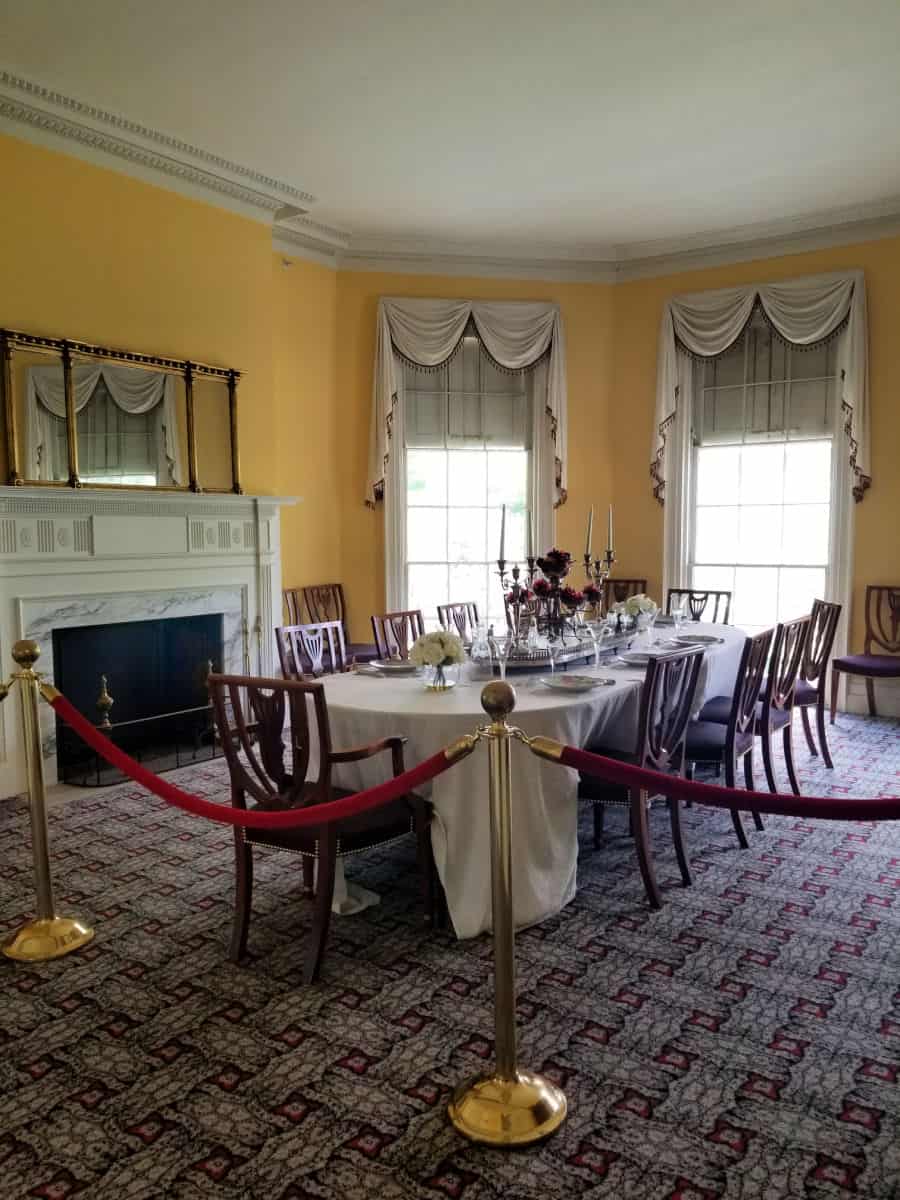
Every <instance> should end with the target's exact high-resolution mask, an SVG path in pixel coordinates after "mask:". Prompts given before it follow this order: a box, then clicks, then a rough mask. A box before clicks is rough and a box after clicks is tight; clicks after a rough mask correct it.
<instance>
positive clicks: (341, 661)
mask: <svg viewBox="0 0 900 1200" xmlns="http://www.w3.org/2000/svg"><path fill="white" fill-rule="evenodd" d="M275 641H276V644H277V646H278V657H279V659H280V660H281V673H282V675H283V676H284V677H285V679H301V678H302V677H303V676H304V675H316V676H317V675H326V674H327V675H330V674H334V673H336V672H340V671H346V670H347V647H346V644H345V642H344V627H343V625H342V624H341V623H340V621H323V622H322V623H321V624H320V625H280V626H279V627H278V628H277V629H276V630H275Z"/></svg>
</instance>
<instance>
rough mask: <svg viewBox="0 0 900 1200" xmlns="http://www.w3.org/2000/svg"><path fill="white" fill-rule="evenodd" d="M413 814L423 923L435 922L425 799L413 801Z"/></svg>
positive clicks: (432, 860)
mask: <svg viewBox="0 0 900 1200" xmlns="http://www.w3.org/2000/svg"><path fill="white" fill-rule="evenodd" d="M413 814H414V818H413V819H414V823H415V829H416V859H417V860H418V864H419V876H420V882H421V887H422V904H423V906H424V912H425V924H426V925H435V924H437V909H436V905H435V895H436V892H437V888H436V886H435V882H436V881H435V875H436V872H437V868H436V867H435V865H434V854H433V853H432V850H431V812H430V809H429V808H426V806H425V801H424V800H419V799H416V800H414V801H413Z"/></svg>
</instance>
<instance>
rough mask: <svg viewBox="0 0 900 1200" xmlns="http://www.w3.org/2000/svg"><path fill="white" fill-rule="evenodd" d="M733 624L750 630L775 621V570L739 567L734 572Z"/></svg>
mask: <svg viewBox="0 0 900 1200" xmlns="http://www.w3.org/2000/svg"><path fill="white" fill-rule="evenodd" d="M734 574H735V596H734V617H733V620H734V623H735V625H741V626H744V627H745V628H746V627H748V626H749V627H752V628H765V627H766V626H769V625H774V624H775V622H776V620H777V619H778V570H777V568H775V567H738V568H737V569H736V570H735V573H734Z"/></svg>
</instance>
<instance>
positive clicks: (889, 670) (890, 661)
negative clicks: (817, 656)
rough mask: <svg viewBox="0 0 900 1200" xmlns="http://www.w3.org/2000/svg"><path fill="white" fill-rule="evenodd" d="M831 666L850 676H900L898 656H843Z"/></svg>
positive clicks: (899, 657) (899, 655)
mask: <svg viewBox="0 0 900 1200" xmlns="http://www.w3.org/2000/svg"><path fill="white" fill-rule="evenodd" d="M832 665H833V666H835V667H837V669H838V670H839V671H847V672H848V674H850V675H882V676H884V677H886V678H890V677H891V676H892V675H900V654H845V655H844V656H843V658H836V659H835V660H834V663H833V664H832Z"/></svg>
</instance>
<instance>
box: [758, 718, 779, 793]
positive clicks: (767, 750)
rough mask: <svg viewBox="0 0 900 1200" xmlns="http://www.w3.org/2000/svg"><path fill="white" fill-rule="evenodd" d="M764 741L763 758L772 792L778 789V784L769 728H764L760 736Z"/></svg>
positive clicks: (767, 780) (764, 768)
mask: <svg viewBox="0 0 900 1200" xmlns="http://www.w3.org/2000/svg"><path fill="white" fill-rule="evenodd" d="M759 740H760V742H761V743H762V759H763V770H764V771H765V773H766V783H767V784H768V785H769V791H770V792H777V791H778V784H777V783H776V782H775V767H774V764H773V762H772V731H771V729H769V728H766V729H764V730H763V732H762V733H761V734H760V737H759Z"/></svg>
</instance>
